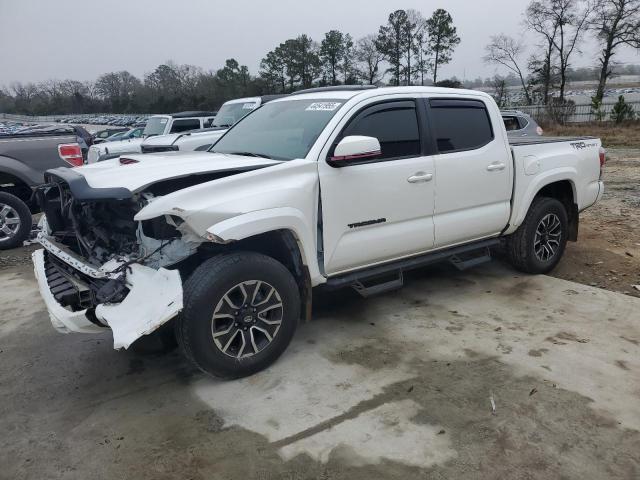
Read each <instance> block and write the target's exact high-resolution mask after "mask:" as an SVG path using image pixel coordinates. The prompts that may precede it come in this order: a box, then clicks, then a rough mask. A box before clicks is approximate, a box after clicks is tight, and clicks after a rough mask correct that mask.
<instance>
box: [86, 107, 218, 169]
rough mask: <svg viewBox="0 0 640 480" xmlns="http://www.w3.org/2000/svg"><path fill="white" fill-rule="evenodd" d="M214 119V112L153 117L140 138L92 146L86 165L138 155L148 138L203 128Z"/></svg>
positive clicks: (181, 113)
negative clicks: (131, 154) (133, 154)
mask: <svg viewBox="0 0 640 480" xmlns="http://www.w3.org/2000/svg"><path fill="white" fill-rule="evenodd" d="M215 117H216V112H180V113H174V114H169V115H153V116H151V117H149V119H148V120H147V124H146V126H145V127H144V131H143V132H142V137H140V138H131V139H128V140H123V141H119V142H108V143H101V144H99V145H92V146H91V147H90V148H89V153H88V155H87V163H95V162H100V161H103V160H108V159H110V158H116V157H119V156H120V155H122V154H124V153H140V152H141V148H140V147H141V145H142V142H144V140H145V139H146V138H148V137H154V136H156V135H166V134H168V133H180V132H185V131H188V130H196V129H199V128H205V127H208V126H210V125H211V124H212V123H213V121H214V119H215Z"/></svg>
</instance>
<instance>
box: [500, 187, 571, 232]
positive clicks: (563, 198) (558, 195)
mask: <svg viewBox="0 0 640 480" xmlns="http://www.w3.org/2000/svg"><path fill="white" fill-rule="evenodd" d="M546 180H547V181H546V183H543V184H541V185H537V186H536V187H535V189H532V190H531V191H530V193H529V194H528V195H527V201H526V203H524V204H523V205H522V208H521V209H520V211H519V214H518V215H517V217H516V220H515V221H514V222H513V223H512V225H513V226H512V227H511V228H510V229H509V233H511V232H512V231H514V230H515V229H516V228H517V227H519V226H520V225H521V224H522V222H523V221H524V219H525V217H526V215H527V212H528V211H529V210H530V208H531V205H532V204H533V202H534V200H535V199H536V198H540V197H548V198H555V199H557V200H559V201H560V202H561V203H562V204H563V205H564V207H565V209H566V211H567V216H568V219H569V232H568V237H567V238H568V239H569V240H570V241H574V242H575V241H576V240H577V239H578V227H579V222H580V219H579V215H578V197H577V195H578V193H577V188H576V184H575V182H574V181H573V179H572V178H567V177H564V178H557V177H555V178H554V177H550V178H547V179H546Z"/></svg>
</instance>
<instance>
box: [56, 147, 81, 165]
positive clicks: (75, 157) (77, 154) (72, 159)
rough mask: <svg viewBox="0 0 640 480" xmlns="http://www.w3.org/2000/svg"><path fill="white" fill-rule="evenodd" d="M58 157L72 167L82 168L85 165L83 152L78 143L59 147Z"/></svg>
mask: <svg viewBox="0 0 640 480" xmlns="http://www.w3.org/2000/svg"><path fill="white" fill-rule="evenodd" d="M58 155H60V158H61V159H62V160H64V161H65V162H67V163H68V164H69V165H71V166H74V167H80V166H82V164H84V159H83V158H82V150H81V149H80V145H78V144H77V143H63V144H61V145H58Z"/></svg>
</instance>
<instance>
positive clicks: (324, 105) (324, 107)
mask: <svg viewBox="0 0 640 480" xmlns="http://www.w3.org/2000/svg"><path fill="white" fill-rule="evenodd" d="M340 105H342V103H340V102H316V103H312V104H311V105H309V106H308V107H307V108H306V109H305V110H307V111H310V112H333V111H334V110H335V109H336V108H338V107H339V106H340Z"/></svg>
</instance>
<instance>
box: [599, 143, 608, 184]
mask: <svg viewBox="0 0 640 480" xmlns="http://www.w3.org/2000/svg"><path fill="white" fill-rule="evenodd" d="M605 163H607V152H606V150H605V149H604V148H602V147H600V180H602V175H603V174H604V164H605Z"/></svg>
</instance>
